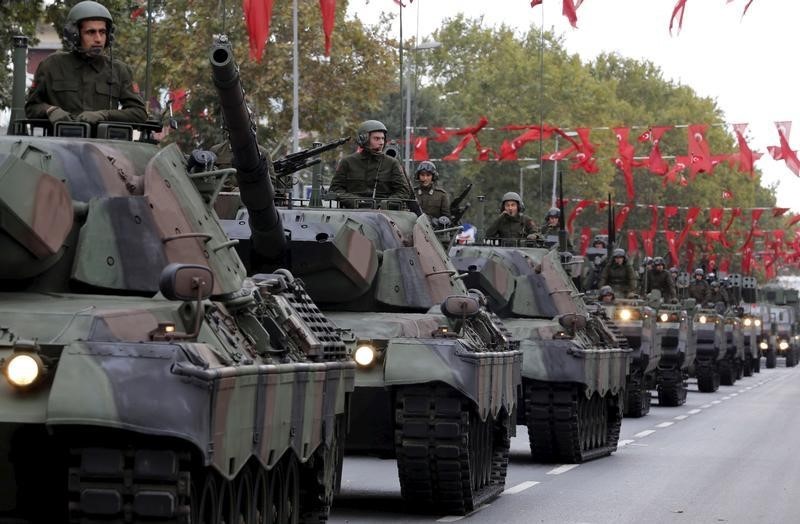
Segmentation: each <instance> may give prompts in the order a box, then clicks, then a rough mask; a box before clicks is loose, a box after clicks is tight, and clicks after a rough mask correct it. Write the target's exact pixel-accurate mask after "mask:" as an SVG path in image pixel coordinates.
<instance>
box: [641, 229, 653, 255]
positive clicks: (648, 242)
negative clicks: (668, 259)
mask: <svg viewBox="0 0 800 524" xmlns="http://www.w3.org/2000/svg"><path fill="white" fill-rule="evenodd" d="M640 233H641V235H642V244H643V245H644V256H646V257H652V256H653V251H654V249H653V248H654V244H655V239H656V232H655V231H646V230H642V231H640Z"/></svg>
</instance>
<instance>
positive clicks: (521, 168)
mask: <svg viewBox="0 0 800 524" xmlns="http://www.w3.org/2000/svg"><path fill="white" fill-rule="evenodd" d="M540 167H542V166H541V165H539V164H530V165H527V166H522V167H520V168H519V197H520V198H523V196H524V195H523V193H524V190H523V185H522V172H523V171H524V170H526V169H538V168H540Z"/></svg>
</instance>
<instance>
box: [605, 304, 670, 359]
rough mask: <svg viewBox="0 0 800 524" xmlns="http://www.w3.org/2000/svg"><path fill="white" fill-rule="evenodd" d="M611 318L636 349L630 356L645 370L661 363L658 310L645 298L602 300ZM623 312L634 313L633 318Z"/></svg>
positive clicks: (660, 334) (633, 348)
mask: <svg viewBox="0 0 800 524" xmlns="http://www.w3.org/2000/svg"><path fill="white" fill-rule="evenodd" d="M603 307H604V308H605V310H606V314H607V315H608V318H610V319H611V320H612V321H613V322H614V323H615V324H616V325H617V327H619V329H620V331H621V332H622V334H623V335H624V336H625V338H627V339H628V343H629V344H630V346H631V349H632V350H633V351H632V352H631V357H632V358H633V361H634V362H635V363H636V364H637V366H638V367H639V368H640V369H641V370H642V371H643V372H644V373H651V372H653V371H655V369H656V368H657V367H658V362H659V360H660V358H661V336H662V333H661V331H660V330H659V329H658V326H657V320H658V319H657V316H656V310H655V309H653V308H652V307H650V306H649V305H647V303H646V302H645V301H644V300H634V299H616V300H615V301H614V303H613V304H603ZM623 312H627V313H628V314H630V315H631V317H630V319H627V320H626V318H625V317H624V316H623Z"/></svg>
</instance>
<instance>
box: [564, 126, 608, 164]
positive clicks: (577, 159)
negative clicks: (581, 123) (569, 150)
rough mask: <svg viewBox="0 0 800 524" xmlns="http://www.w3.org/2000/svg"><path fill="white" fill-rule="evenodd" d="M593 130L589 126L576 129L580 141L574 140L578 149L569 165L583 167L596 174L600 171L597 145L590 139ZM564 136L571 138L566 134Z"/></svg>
mask: <svg viewBox="0 0 800 524" xmlns="http://www.w3.org/2000/svg"><path fill="white" fill-rule="evenodd" d="M559 131H560V130H559ZM591 131H592V130H591V129H590V128H588V127H578V128H576V129H575V132H576V133H578V142H577V143H576V142H573V144H574V145H575V146H576V147H577V151H576V153H575V156H574V158H573V159H572V163H571V164H570V166H569V167H570V169H582V170H583V171H585V172H586V173H589V174H594V173H597V172H598V171H599V168H598V167H597V159H596V158H595V157H594V152H595V146H594V144H592V142H591V141H590V140H589V134H590V133H591ZM562 136H564V137H565V138H568V139H569V138H570V137H568V136H566V135H562Z"/></svg>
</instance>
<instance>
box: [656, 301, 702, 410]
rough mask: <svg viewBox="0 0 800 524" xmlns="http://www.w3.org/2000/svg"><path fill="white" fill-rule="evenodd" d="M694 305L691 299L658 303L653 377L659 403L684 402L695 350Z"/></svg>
mask: <svg viewBox="0 0 800 524" xmlns="http://www.w3.org/2000/svg"><path fill="white" fill-rule="evenodd" d="M694 308H695V301H694V299H687V300H684V301H683V303H681V304H665V303H662V304H661V305H660V306H658V310H657V312H656V320H657V324H656V329H657V331H658V333H659V336H660V339H661V358H660V359H659V361H658V367H657V369H656V379H655V380H656V390H657V392H658V404H659V406H681V405H683V404H684V403H685V402H686V393H687V390H688V387H687V380H688V378H689V375H690V373H691V372H692V366H694V359H695V356H696V354H697V339H696V337H695V332H694Z"/></svg>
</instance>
